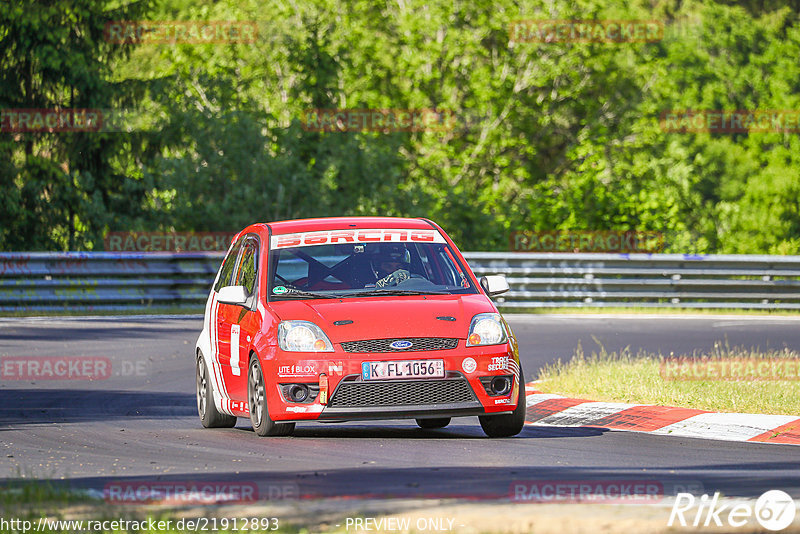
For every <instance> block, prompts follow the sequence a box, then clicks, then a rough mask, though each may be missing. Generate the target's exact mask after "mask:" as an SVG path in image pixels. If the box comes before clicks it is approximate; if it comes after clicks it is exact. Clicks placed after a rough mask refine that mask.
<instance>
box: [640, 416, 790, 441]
mask: <svg viewBox="0 0 800 534" xmlns="http://www.w3.org/2000/svg"><path fill="white" fill-rule="evenodd" d="M796 420H797V416H795V415H758V414H749V413H701V414H698V415H695V416H692V417H690V418H688V419H685V420H683V421H679V422H677V423H673V424H671V425H667V426H665V427H663V428H659V429H658V430H653V434H668V435H671V436H685V437H692V438H711V439H720V440H725V441H747V440H748V439H751V438H754V437H756V436H758V435H760V434H763V433H764V432H768V431H770V430H772V429H774V428H777V427H779V426H781V425H785V424H786V423H789V422H791V421H796Z"/></svg>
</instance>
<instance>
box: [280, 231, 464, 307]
mask: <svg viewBox="0 0 800 534" xmlns="http://www.w3.org/2000/svg"><path fill="white" fill-rule="evenodd" d="M415 238H416V240H415ZM379 239H380V241H378V240H379ZM342 241H344V242H342ZM316 243H319V244H316ZM270 256H271V258H270V284H269V289H268V291H269V294H270V299H271V300H289V299H308V298H356V297H367V296H375V295H384V296H386V295H389V296H391V295H400V296H402V295H420V294H424V295H429V294H434V295H435V294H465V293H476V292H477V290H476V288H475V287H474V284H472V282H471V281H470V278H469V276H468V275H467V271H466V268H465V266H464V265H462V264H461V262H459V261H458V260H457V259H456V255H455V254H454V253H453V251H452V249H451V248H450V246H449V245H448V244H447V242H446V241H445V240H444V238H443V237H442V236H441V234H439V233H438V232H435V231H424V232H423V231H411V230H360V231H353V230H351V231H344V232H339V233H336V232H318V233H313V234H310V233H307V234H291V235H289V236H286V235H283V236H274V237H273V245H272V251H271V254H270Z"/></svg>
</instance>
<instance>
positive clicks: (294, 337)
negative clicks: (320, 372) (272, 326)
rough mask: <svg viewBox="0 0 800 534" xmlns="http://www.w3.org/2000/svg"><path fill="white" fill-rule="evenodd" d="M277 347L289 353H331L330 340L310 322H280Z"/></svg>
mask: <svg viewBox="0 0 800 534" xmlns="http://www.w3.org/2000/svg"><path fill="white" fill-rule="evenodd" d="M278 346H279V347H280V348H281V349H283V350H287V351H291V352H333V345H331V340H330V339H328V336H326V335H325V332H323V331H322V329H321V328H320V327H318V326H317V325H315V324H314V323H312V322H310V321H281V323H280V324H279V325H278Z"/></svg>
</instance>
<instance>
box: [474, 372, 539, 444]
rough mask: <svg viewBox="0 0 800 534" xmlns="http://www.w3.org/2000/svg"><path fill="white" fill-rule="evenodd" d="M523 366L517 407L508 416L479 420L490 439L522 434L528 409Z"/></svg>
mask: <svg viewBox="0 0 800 534" xmlns="http://www.w3.org/2000/svg"><path fill="white" fill-rule="evenodd" d="M523 376H525V375H523V374H522V366H521V365H520V368H519V394H518V395H517V407H516V408H515V409H514V411H513V412H511V413H510V414H507V415H481V416H479V417H478V420H479V421H480V423H481V428H483V431H484V432H486V435H487V436H489V437H490V438H508V437H511V436H516V435H517V434H519V433H520V432H522V427H524V426H525V410H526V408H527V406H526V404H527V398H526V397H525V381H524V380H523V379H522V377H523Z"/></svg>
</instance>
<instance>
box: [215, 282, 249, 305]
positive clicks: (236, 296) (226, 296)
mask: <svg viewBox="0 0 800 534" xmlns="http://www.w3.org/2000/svg"><path fill="white" fill-rule="evenodd" d="M217 300H218V301H220V302H221V303H223V304H235V305H237V306H244V305H245V303H247V291H245V289H244V286H226V287H223V288H222V289H220V290H219V293H217Z"/></svg>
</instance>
